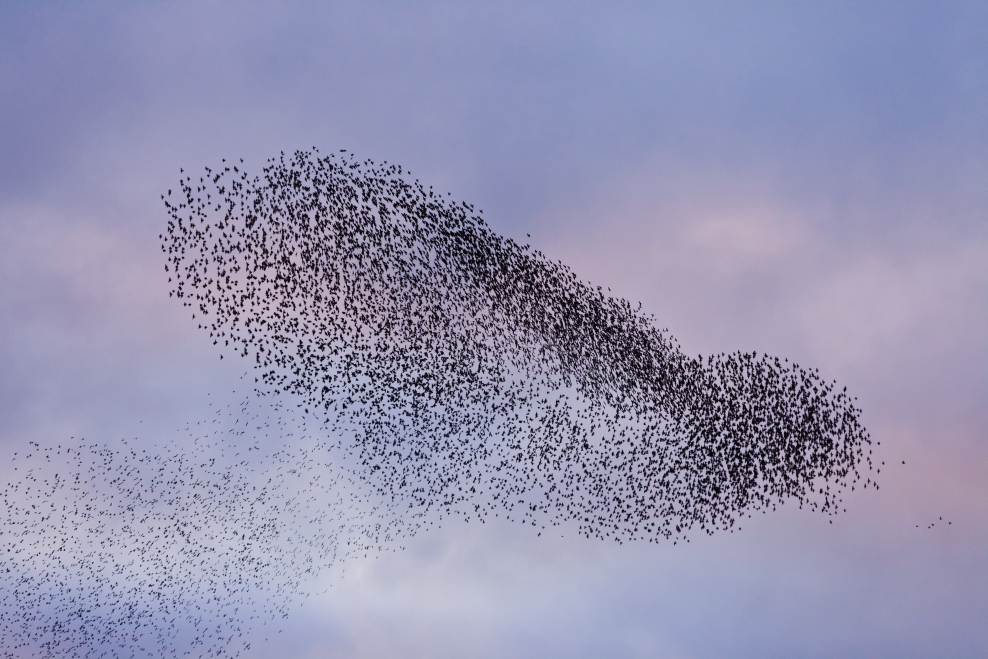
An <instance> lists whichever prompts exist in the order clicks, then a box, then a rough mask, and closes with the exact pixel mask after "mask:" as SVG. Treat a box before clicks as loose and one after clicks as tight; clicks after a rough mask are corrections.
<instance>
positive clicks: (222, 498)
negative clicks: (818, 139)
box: [0, 148, 874, 657]
mask: <svg viewBox="0 0 988 659" xmlns="http://www.w3.org/2000/svg"><path fill="white" fill-rule="evenodd" d="M182 174H183V175H182V178H181V180H180V182H179V186H178V189H177V190H174V191H173V190H169V191H168V192H167V194H165V195H162V198H163V200H164V203H165V208H166V210H167V213H168V216H169V219H168V223H167V229H166V231H165V232H163V233H162V235H161V240H162V249H163V251H164V253H165V256H166V266H165V269H166V271H167V276H168V279H169V282H170V285H171V293H172V295H174V296H175V297H177V298H178V299H179V300H181V301H182V303H183V304H185V305H186V306H188V307H191V309H192V312H193V317H194V318H195V319H196V320H197V322H198V324H199V327H200V328H202V329H203V330H205V331H206V332H208V334H209V336H210V337H211V339H212V340H213V343H214V344H215V345H216V346H217V347H218V349H219V351H220V356H221V357H234V356H235V357H237V358H240V359H244V360H248V361H249V363H251V364H252V367H253V375H252V379H253V381H254V382H253V386H254V392H253V394H252V396H251V400H253V401H254V402H250V401H248V402H245V403H244V405H243V406H242V407H237V408H232V409H227V410H225V411H224V412H223V414H224V415H225V417H224V418H225V419H226V421H225V422H221V421H220V420H218V419H214V420H213V423H214V424H216V423H218V424H219V426H221V427H219V428H218V429H217V428H213V429H212V430H210V431H209V432H206V429H200V431H199V434H196V433H195V432H192V439H193V440H194V441H193V442H192V444H188V442H186V445H185V446H184V447H183V448H177V447H176V446H177V445H175V446H172V445H169V446H164V447H161V448H155V449H148V448H146V447H144V446H143V445H142V444H140V443H139V442H136V441H135V443H133V444H130V445H123V446H118V447H110V446H108V445H96V444H92V445H90V444H86V443H85V442H75V443H74V444H72V446H70V447H66V448H61V447H47V448H42V447H39V446H36V447H33V448H32V450H31V451H30V452H29V453H28V455H25V456H20V457H19V458H18V460H20V461H21V462H20V463H19V465H20V466H19V467H18V469H19V470H21V471H19V472H18V474H19V476H17V477H15V479H14V481H13V482H12V483H11V484H10V485H8V487H7V489H6V491H5V493H4V500H5V505H6V508H7V518H6V521H5V523H4V526H3V527H2V530H0V551H6V557H5V562H4V563H5V567H6V572H4V573H0V580H3V581H2V583H3V594H2V597H3V598H4V599H3V608H2V610H0V634H2V636H3V648H4V650H5V651H6V652H7V654H8V656H21V655H23V656H34V654H35V653H36V655H37V656H87V657H88V656H93V657H100V656H107V657H109V656H152V657H157V656H162V657H165V656H185V655H190V656H220V655H231V656H234V655H236V654H237V653H239V652H241V651H242V650H244V649H246V648H249V641H245V640H243V639H244V638H246V636H249V634H246V632H247V631H249V630H250V629H254V628H256V627H257V625H258V624H259V621H264V622H267V621H274V620H276V619H278V618H280V617H281V616H283V615H286V614H287V612H288V609H289V608H290V606H291V603H292V602H293V601H295V600H294V598H296V597H297V593H299V591H300V588H301V587H302V585H303V584H305V583H310V582H312V580H313V579H315V577H316V576H317V575H318V574H319V573H320V572H322V571H323V570H325V569H328V568H329V567H330V566H332V565H333V564H334V562H338V561H339V559H341V558H343V557H346V556H350V555H356V554H360V553H366V552H367V551H370V550H379V549H382V548H387V547H389V546H391V545H393V544H394V543H395V542H396V541H398V540H399V539H400V538H402V537H406V536H407V535H410V534H413V533H415V532H416V530H418V529H419V528H421V527H422V526H423V525H424V524H426V523H427V522H426V521H425V520H427V519H429V518H430V517H429V516H430V515H432V516H438V517H439V518H443V517H446V518H448V517H451V516H452V517H461V518H463V519H465V520H467V521H470V520H475V519H476V520H480V521H484V520H485V519H487V518H489V517H503V518H506V519H510V520H515V521H519V522H522V523H524V524H528V525H532V526H534V527H536V528H537V530H538V532H540V533H541V532H542V531H543V530H544V529H546V528H547V527H550V526H559V525H565V526H566V527H567V528H572V529H574V530H576V531H577V532H579V533H580V534H582V535H585V536H587V537H597V538H608V539H613V540H616V541H618V542H625V541H628V540H648V541H666V540H668V541H672V542H678V541H681V540H688V539H689V535H690V534H691V533H695V532H698V531H699V532H706V533H713V532H716V531H723V530H731V531H733V530H734V529H735V528H736V526H737V523H738V521H739V519H740V518H741V517H742V516H746V515H751V514H752V513H753V512H755V511H763V512H764V511H769V510H772V509H775V508H776V506H777V505H779V504H780V503H782V502H783V501H786V500H792V501H794V502H796V503H797V504H798V505H799V506H800V507H804V506H805V507H808V508H811V509H814V510H818V511H821V512H824V513H827V514H833V513H836V512H838V510H839V509H840V508H841V505H842V497H843V494H844V492H845V491H846V490H847V489H849V488H850V489H854V487H855V486H856V485H858V486H874V482H873V481H872V479H871V478H870V477H867V474H864V475H862V473H861V472H862V471H864V470H865V468H867V470H870V469H871V468H872V463H871V451H870V439H869V436H868V433H867V431H866V430H865V429H864V428H863V427H862V425H861V423H860V414H861V410H860V409H859V408H857V407H856V406H855V402H854V399H853V398H852V397H850V396H849V394H848V393H847V391H846V389H844V388H838V386H837V385H836V383H835V382H833V381H828V380H825V379H824V378H823V377H822V376H821V375H820V374H819V372H818V371H816V370H811V369H805V368H802V367H800V366H799V365H797V364H794V363H790V362H789V361H787V360H784V359H779V358H776V357H770V356H768V355H758V354H755V353H731V354H719V355H712V356H708V357H706V358H704V357H702V356H700V357H690V356H687V355H685V354H684V353H683V352H682V350H681V349H680V347H679V346H678V344H677V343H676V342H675V340H674V339H673V338H672V336H671V335H670V334H669V332H668V331H667V330H664V329H659V327H658V326H657V325H656V323H655V321H654V319H653V318H651V317H650V316H648V315H646V314H644V313H643V312H642V311H641V306H640V305H635V306H633V305H632V304H630V303H629V302H628V301H626V300H623V299H619V298H616V297H612V296H611V295H609V294H608V293H609V292H608V291H605V290H604V289H603V288H602V287H600V286H593V285H591V284H589V283H586V282H583V281H581V280H580V279H578V278H577V276H576V275H575V274H574V273H573V272H572V271H571V270H570V269H569V268H568V267H566V266H565V265H564V264H562V263H560V262H556V261H552V260H550V259H549V258H547V257H546V256H545V255H544V254H542V253H541V252H539V251H536V250H532V249H531V248H529V247H528V246H526V245H521V244H519V243H517V242H515V241H513V240H511V239H509V238H504V237H502V236H499V235H498V234H496V233H495V232H494V231H492V230H491V229H490V228H489V227H488V225H487V224H486V223H485V221H484V220H483V218H482V216H481V213H479V212H477V211H475V209H474V207H473V206H471V205H470V204H467V203H456V202H454V201H452V200H451V199H450V197H449V195H446V196H444V195H441V194H439V193H437V192H435V191H434V190H433V189H432V188H431V187H429V188H426V187H425V186H424V185H423V184H421V183H420V182H419V181H417V180H413V179H411V178H410V175H409V174H408V173H407V172H405V171H403V169H402V168H401V167H399V166H396V165H389V164H387V163H383V164H380V165H378V164H375V163H374V162H372V161H358V160H357V159H355V158H354V157H353V156H352V155H348V154H346V152H340V153H339V154H330V155H326V156H324V155H322V154H320V153H319V151H318V150H316V149H314V148H313V149H311V150H309V151H299V152H296V153H295V154H293V155H291V156H286V155H285V154H281V156H280V157H277V158H273V159H271V160H269V161H268V162H267V163H266V165H265V167H264V168H263V171H262V173H261V175H260V176H255V177H251V176H249V175H248V174H247V173H246V172H245V171H244V170H243V165H242V161H240V162H239V163H233V162H226V161H223V163H222V164H221V165H220V166H219V167H217V168H208V167H207V168H205V170H204V172H203V173H202V174H201V175H198V176H193V175H192V174H189V173H186V172H183V173H182ZM272 401H273V402H272ZM262 403H263V404H262ZM241 422H242V423H241ZM238 424H239V425H238ZM248 429H249V430H248ZM190 432H191V431H190ZM245 433H247V434H245ZM251 433H253V434H251ZM258 433H260V434H264V435H272V434H273V435H275V436H277V437H278V438H279V442H280V444H279V446H280V448H278V449H277V450H266V449H261V448H259V447H255V446H254V445H253V443H252V442H253V439H251V437H254V436H256V435H258ZM53 465H54V466H53ZM56 467H57V469H58V471H56ZM18 479H19V480H18Z"/></svg>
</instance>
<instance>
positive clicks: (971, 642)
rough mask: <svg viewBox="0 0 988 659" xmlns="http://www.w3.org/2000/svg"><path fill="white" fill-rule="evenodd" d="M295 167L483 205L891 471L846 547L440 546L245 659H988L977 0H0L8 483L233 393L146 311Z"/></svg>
mask: <svg viewBox="0 0 988 659" xmlns="http://www.w3.org/2000/svg"><path fill="white" fill-rule="evenodd" d="M313 145H315V146H318V147H319V148H320V149H321V150H322V151H324V152H328V151H332V150H336V149H344V148H345V149H349V150H350V151H352V152H355V153H356V155H357V156H358V157H359V158H371V159H374V160H378V161H380V160H387V161H389V162H396V163H400V164H402V165H403V166H404V167H406V168H408V169H410V170H411V171H412V173H413V175H414V176H416V177H418V178H420V179H421V180H422V181H424V182H425V183H426V184H427V185H429V184H431V185H434V186H435V187H436V188H438V189H439V190H442V191H449V192H451V193H452V195H453V197H454V198H457V199H463V200H467V201H469V202H471V203H474V204H476V205H477V207H478V208H482V209H484V215H485V217H486V218H487V219H488V220H489V222H490V224H491V225H492V226H493V227H494V229H495V230H497V231H499V232H500V233H502V234H504V235H507V236H511V237H515V238H518V239H522V240H523V242H524V241H528V242H531V244H532V245H533V247H535V248H537V249H541V250H542V251H544V252H545V253H546V254H547V255H549V256H550V257H552V258H554V259H555V258H558V259H562V260H563V261H564V262H565V263H567V264H569V265H570V266H571V267H572V268H573V269H574V270H575V271H576V272H577V274H578V275H579V276H581V277H582V278H584V279H589V280H591V281H593V282H594V283H596V284H602V285H606V286H610V287H611V288H612V289H613V290H614V292H615V293H616V294H618V295H621V296H624V297H627V298H629V299H631V300H633V301H641V302H642V303H643V305H644V308H645V309H646V310H648V311H649V312H650V313H653V314H654V315H655V316H656V318H657V321H658V322H659V323H660V325H662V326H664V327H669V328H670V329H671V330H672V333H673V335H674V336H675V337H676V338H677V339H678V340H679V342H680V343H681V344H682V346H683V348H684V350H685V351H686V352H687V353H691V354H698V353H703V354H709V353H712V352H721V351H733V350H738V349H740V350H757V351H759V352H768V353H772V354H777V355H780V356H786V357H788V358H790V359H795V360H796V361H798V362H800V363H801V364H806V365H812V366H816V367H819V368H820V370H821V372H822V374H823V375H824V376H825V377H829V378H836V379H837V380H838V381H839V382H840V383H841V384H842V385H847V386H848V388H849V390H851V391H852V392H853V393H854V394H855V395H857V396H858V397H859V404H860V406H861V407H862V408H863V410H864V414H863V421H864V423H865V424H866V426H867V427H868V428H869V430H870V431H871V433H872V437H873V439H874V440H877V441H880V442H881V446H880V447H876V455H877V457H878V459H879V461H881V460H885V461H886V462H887V463H888V466H887V467H886V468H884V469H883V470H882V474H881V476H880V479H879V482H880V484H881V489H880V490H879V491H877V492H876V491H873V490H871V491H864V492H861V491H860V490H858V491H856V492H854V493H852V494H851V495H850V496H849V497H847V498H846V502H847V506H848V508H847V510H848V512H847V514H844V515H840V516H838V517H836V518H835V519H834V520H833V524H830V523H829V522H830V519H829V518H827V517H825V516H822V515H816V514H813V513H809V512H805V511H800V510H798V509H796V507H795V506H790V507H788V508H784V509H783V510H781V511H780V512H778V513H775V514H771V515H768V516H761V515H759V516H757V517H756V518H755V519H752V520H746V521H745V523H743V524H742V526H743V530H742V531H741V532H739V533H734V534H726V535H725V534H721V535H716V536H714V537H706V536H697V537H695V538H694V539H693V542H691V543H690V544H687V545H677V546H672V545H671V544H659V545H648V544H643V543H637V544H631V545H623V546H617V545H613V544H609V543H606V542H601V541H590V540H585V539H584V540H579V539H575V538H572V537H564V538H560V537H555V536H550V537H546V535H543V537H541V538H539V537H536V534H535V532H533V531H531V530H529V529H526V528H523V527H521V526H518V525H512V524H510V523H501V524H494V523H491V524H487V525H485V526H482V527H478V526H476V525H468V524H465V523H449V524H447V525H446V526H444V528H443V529H441V530H439V531H435V532H429V533H426V534H424V535H421V536H418V537H416V538H415V539H414V540H413V541H412V542H411V543H410V544H409V545H408V548H407V549H406V550H405V551H402V552H397V553H387V554H385V555H383V556H381V557H380V558H377V559H373V560H372V559H368V560H366V561H353V562H351V563H350V564H348V565H347V566H346V570H347V572H346V576H345V577H344V578H342V579H339V578H337V579H336V580H335V581H334V583H333V586H332V588H330V590H329V593H328V594H327V595H325V596H324V597H322V598H320V599H316V600H311V599H310V600H309V601H308V602H307V603H306V605H305V607H304V608H302V609H301V610H300V612H298V613H297V614H296V615H293V616H292V617H291V618H290V619H289V620H287V621H286V625H285V632H284V633H282V634H281V635H280V636H279V637H278V639H277V641H273V642H271V643H267V644H264V643H259V644H256V645H255V647H254V648H253V649H252V650H251V653H250V655H249V656H251V657H258V658H260V657H275V656H279V657H284V656H293V657H313V658H314V657H340V658H348V659H349V658H365V657H366V658H372V657H382V658H385V657H423V658H425V657H437V658H443V657H450V658H452V657H478V658H479V657H507V656H512V657H533V658H534V657H540V658H541V657H603V656H608V657H656V658H665V657H668V658H670V659H673V658H675V659H694V658H695V659H701V658H715V657H750V658H752V659H754V658H761V657H780V658H782V657H785V658H795V657H821V658H823V657H837V656H841V657H889V658H892V657H897V658H900V657H917V658H919V657H924V658H925V657H929V658H931V659H932V658H944V657H981V656H984V654H983V653H984V651H985V648H986V647H988V624H985V620H986V612H988V3H984V2H980V3H960V2H958V3H932V2H931V3H907V2H888V3H879V2H871V3H859V2H853V3H851V2H849V3H838V2H828V3H798V2H786V3H781V2H779V3H762V2H759V3H747V4H740V3H738V4H732V3H624V4H620V5H617V6H612V5H611V4H604V3H540V4H538V5H533V3H527V2H525V3H508V2H498V3H483V4H482V3H476V4H467V3H449V4H443V3H418V4H414V5H411V4H404V3H381V4H374V3H325V4H323V3H313V4H304V3H243V2H238V3H232V2H230V3H224V2H196V3H174V2H170V3H161V4H153V3H53V2H31V3H27V2H4V3H2V5H0V451H2V452H3V457H4V461H3V469H2V474H0V475H3V476H5V477H9V469H8V461H7V459H6V458H7V457H8V456H9V455H10V454H11V452H13V451H15V450H19V448H20V447H23V445H24V444H25V443H26V442H27V441H28V440H32V439H33V440H37V441H42V442H61V441H65V440H66V439H67V438H68V437H70V436H76V437H78V436H85V437H86V438H88V439H92V440H99V441H111V440H115V439H118V438H120V437H123V436H139V437H140V438H141V440H142V441H161V438H163V437H168V436H171V434H172V433H174V431H175V429H177V428H179V427H181V426H183V425H184V424H187V423H189V422H190V421H194V420H195V419H199V418H203V417H204V415H207V414H209V411H208V404H207V399H209V396H207V395H206V394H207V393H211V394H212V396H213V398H212V399H213V400H217V399H220V400H224V399H232V398H233V397H235V396H240V395H241V394H242V392H241V393H238V394H233V393H232V392H233V391H234V390H236V389H238V388H239V389H241V390H242V389H243V388H244V387H243V383H242V382H241V380H240V375H242V373H243V372H244V371H245V370H246V369H247V368H248V365H247V364H245V363H239V364H237V363H231V361H233V360H229V359H226V360H224V362H222V363H221V362H219V357H218V355H217V353H215V352H214V351H213V349H212V346H211V345H210V343H209V341H208V339H207V337H206V336H205V335H204V334H202V333H199V332H198V331H197V330H196V327H195V322H194V321H192V320H191V319H190V317H189V313H188V311H187V310H186V309H183V308H182V307H181V305H180V304H178V303H176V301H175V300H173V299H169V298H168V296H167V290H168V285H167V282H166V277H165V274H164V272H163V263H164V261H163V257H162V255H161V253H160V248H159V241H158V234H159V233H160V232H161V231H162V230H163V227H164V224H165V221H166V214H165V212H164V209H163V207H162V204H161V201H160V198H159V195H160V194H161V193H162V192H165V191H166V190H167V189H168V188H170V187H174V186H175V184H176V182H177V180H178V169H179V167H185V168H187V169H192V170H194V171H198V170H199V168H201V167H202V166H203V165H213V164H215V163H218V162H219V160H220V158H223V157H227V158H231V157H237V158H239V157H242V158H244V159H245V164H246V165H247V167H248V171H249V172H258V171H259V170H260V167H261V165H262V163H263V161H264V160H265V159H266V158H268V157H270V156H273V155H277V154H278V153H279V152H280V151H282V150H284V151H286V152H290V151H293V150H295V149H297V148H308V147H311V146H313ZM527 233H530V234H531V239H530V241H529V240H528V239H526V238H525V234H527ZM903 461H905V464H904V465H903V464H901V463H902V462H903ZM941 516H942V517H943V520H944V521H943V522H942V523H941V522H939V518H940V517H941ZM947 521H950V522H952V523H951V524H950V525H947ZM932 522H937V524H936V526H935V527H933V528H928V526H929V524H930V523H932ZM917 525H918V526H919V528H917Z"/></svg>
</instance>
